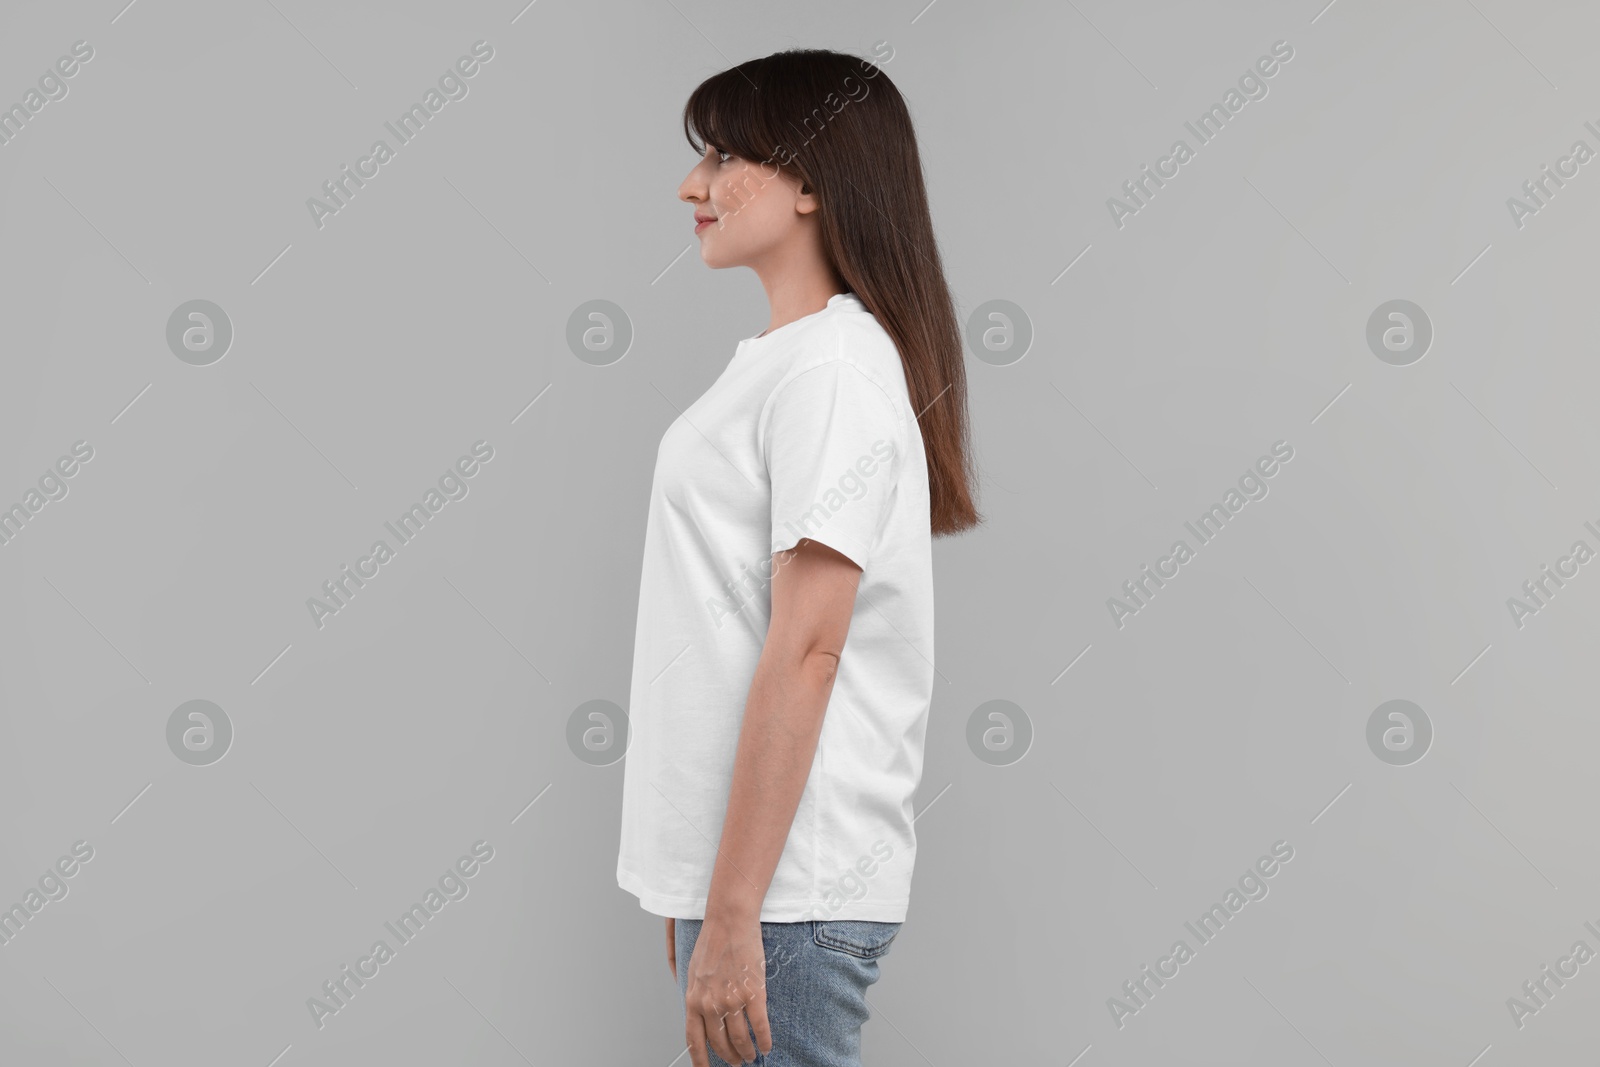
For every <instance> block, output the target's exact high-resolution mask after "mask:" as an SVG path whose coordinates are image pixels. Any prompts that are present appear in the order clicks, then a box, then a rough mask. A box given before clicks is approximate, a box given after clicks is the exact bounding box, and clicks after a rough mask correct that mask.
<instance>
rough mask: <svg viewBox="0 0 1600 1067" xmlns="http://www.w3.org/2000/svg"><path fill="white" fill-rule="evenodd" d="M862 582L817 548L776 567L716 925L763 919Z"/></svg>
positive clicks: (724, 845)
mask: <svg viewBox="0 0 1600 1067" xmlns="http://www.w3.org/2000/svg"><path fill="white" fill-rule="evenodd" d="M785 557H787V559H785ZM860 579H861V568H860V567H858V566H856V565H855V564H854V563H853V562H851V561H850V559H849V558H847V557H846V556H844V555H842V554H841V553H839V552H837V551H835V550H834V549H832V548H829V547H828V546H827V545H824V544H820V543H818V542H816V541H801V542H800V544H799V545H798V546H796V547H795V548H794V549H792V550H790V551H787V552H780V553H778V554H777V555H776V556H774V557H773V572H772V619H771V622H770V623H769V624H768V627H767V637H766V643H765V644H764V645H763V646H762V649H761V658H760V660H759V661H758V662H757V664H756V670H755V677H754V678H753V679H752V680H751V683H750V695H749V698H748V699H747V700H746V702H745V710H744V723H743V725H742V726H741V727H740V730H739V747H738V751H737V753H736V754H735V756H734V764H733V783H732V786H731V789H730V792H729V795H728V812H727V818H726V819H725V820H724V822H723V825H722V841H721V844H720V845H719V846H718V849H717V861H716V866H715V867H714V868H713V871H712V875H711V889H710V893H709V901H708V903H707V905H706V916H707V918H708V919H709V918H712V917H713V916H721V917H727V918H731V919H743V920H751V919H754V918H756V917H757V916H758V915H759V914H760V911H761V902H762V900H763V899H764V898H765V896H766V892H767V886H768V885H769V884H770V883H771V881H772V875H773V872H774V871H775V870H776V869H777V866H778V859H779V858H780V857H781V856H782V854H783V846H784V842H786V841H787V840H788V837H789V828H790V826H791V825H792V824H793V823H794V815H795V811H796V809H798V808H799V806H800V795H801V793H803V792H804V791H805V785H806V778H807V777H808V776H809V774H810V772H811V763H812V760H813V759H814V758H815V756H816V751H817V740H818V738H819V737H820V736H821V734H822V719H823V714H824V713H825V712H826V711H827V709H828V698H829V697H830V695H831V694H832V693H833V680H834V677H835V674H836V673H837V671H838V666H839V659H840V657H841V656H842V655H843V654H844V644H845V636H846V634H847V633H848V631H849V629H850V615H851V613H852V612H853V611H854V609H855V598H856V587H857V585H858V584H859V582H860Z"/></svg>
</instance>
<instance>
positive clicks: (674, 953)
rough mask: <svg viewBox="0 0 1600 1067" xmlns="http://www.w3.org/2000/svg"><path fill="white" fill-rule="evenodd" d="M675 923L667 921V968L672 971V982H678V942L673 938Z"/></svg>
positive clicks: (670, 920) (671, 920)
mask: <svg viewBox="0 0 1600 1067" xmlns="http://www.w3.org/2000/svg"><path fill="white" fill-rule="evenodd" d="M674 922H675V920H673V919H668V920H667V966H668V967H670V968H671V969H672V980H673V981H674V982H676V981H677V980H678V942H677V941H676V940H674V937H673V935H674V934H675V933H676V930H675V929H674V925H673V924H674Z"/></svg>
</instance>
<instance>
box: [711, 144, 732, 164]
mask: <svg viewBox="0 0 1600 1067" xmlns="http://www.w3.org/2000/svg"><path fill="white" fill-rule="evenodd" d="M712 151H714V152H716V153H717V155H718V156H721V157H723V158H720V159H718V160H717V162H718V163H726V162H727V161H728V160H730V159H732V158H733V153H732V152H724V151H723V150H722V149H720V148H715V149H712Z"/></svg>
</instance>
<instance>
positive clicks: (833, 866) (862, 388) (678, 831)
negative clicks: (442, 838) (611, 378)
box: [617, 293, 933, 922]
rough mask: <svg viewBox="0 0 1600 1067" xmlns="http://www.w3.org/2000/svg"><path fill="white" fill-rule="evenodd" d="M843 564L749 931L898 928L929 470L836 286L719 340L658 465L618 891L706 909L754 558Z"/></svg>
mask: <svg viewBox="0 0 1600 1067" xmlns="http://www.w3.org/2000/svg"><path fill="white" fill-rule="evenodd" d="M803 538H808V539H810V540H813V541H820V542H822V543H824V544H827V545H829V546H830V547H832V548H835V549H837V550H838V551H840V552H842V553H844V554H845V555H846V556H848V557H850V558H851V559H852V560H853V561H855V563H856V564H858V565H859V566H860V567H861V568H862V575H861V580H860V585H859V588H858V590H857V593H856V603H855V611H854V614H853V615H852V616H851V619H850V630H849V633H848V635H847V637H846V639H845V645H844V650H843V653H842V654H841V656H840V660H839V668H838V673H837V674H836V675H835V678H834V683H833V692H832V695H831V697H830V699H829V701H828V709H827V713H826V715H825V716H824V718H823V725H822V734H821V737H820V739H819V740H818V743H817V752H816V757H815V759H814V760H813V761H812V764H811V772H810V775H809V777H808V778H807V779H806V785H805V791H804V793H803V794H802V795H801V797H800V805H799V808H798V810H797V811H796V813H795V817H794V822H793V824H792V826H791V828H790V830H789V837H788V840H787V841H786V843H785V844H784V848H783V854H782V856H781V858H780V859H779V861H778V866H777V870H776V872H775V873H774V876H773V879H772V883H771V885H770V886H769V887H768V889H767V894H766V897H765V899H764V901H763V903H762V906H761V913H760V920H761V921H762V922H799V921H802V920H806V919H818V920H825V919H866V920H873V921H877V922H902V921H904V919H905V916H906V908H907V905H908V904H909V902H910V892H911V871H912V864H913V860H914V858H915V856H916V834H915V832H914V830H913V827H912V824H911V819H912V808H911V795H912V793H913V791H914V790H915V789H916V787H917V783H918V781H919V780H920V779H921V777H922V756H923V740H924V737H925V735H926V733H927V725H928V707H929V702H930V700H931V698H932V693H933V559H932V535H931V532H930V528H929V511H928V471H927V463H926V459H925V457H924V455H923V451H922V432H921V430H920V428H919V427H918V424H917V419H916V412H914V411H913V410H912V409H911V403H910V398H909V395H908V393H907V390H906V382H905V374H904V371H903V369H902V367H901V364H900V356H899V354H898V353H897V351H896V350H895V346H894V342H893V340H892V339H891V338H890V337H889V334H888V333H887V332H886V331H885V330H884V329H883V327H882V326H881V325H880V324H879V323H878V320H877V319H876V318H875V317H874V316H873V315H872V314H871V313H870V312H868V311H867V310H866V308H865V306H863V304H862V303H861V301H860V299H859V298H858V297H857V296H856V295H855V294H853V293H840V294H837V295H835V296H834V297H833V298H831V299H830V300H829V301H828V304H827V307H825V308H823V309H822V310H821V311H818V312H815V313H813V314H810V315H806V316H804V317H803V318H799V319H796V320H794V321H793V322H789V323H786V324H784V325H782V326H780V327H778V328H777V329H776V330H772V331H769V332H768V333H767V334H765V335H763V336H759V337H752V338H747V339H745V340H743V341H740V342H739V345H738V348H737V350H736V351H735V352H734V356H733V359H732V360H730V361H729V362H728V365H727V367H726V368H725V369H724V370H723V372H722V374H721V375H720V376H719V377H718V378H717V380H716V381H715V382H714V383H712V385H711V388H709V389H707V390H706V392H705V394H704V395H703V396H701V397H700V398H699V399H698V400H696V401H695V402H694V403H693V404H691V405H690V406H689V408H688V409H687V410H686V411H685V412H684V413H683V415H682V416H681V417H680V418H678V419H677V420H676V421H675V422H673V423H672V425H671V426H670V427H668V429H667V432H666V434H665V435H664V436H663V437H662V438H661V445H660V447H659V448H658V450H657V452H656V467H655V477H654V481H653V484H652V486H651V490H650V512H649V519H648V522H647V525H646V528H645V546H644V568H643V575H642V578H641V581H640V586H639V617H638V625H637V628H636V630H635V633H634V646H633V685H632V694H631V706H630V707H629V708H628V716H629V720H630V723H631V731H630V733H631V740H630V741H629V747H628V749H627V756H626V762H625V767H624V773H623V788H622V842H621V850H620V853H619V855H618V858H617V884H618V885H619V886H621V887H622V888H623V889H626V890H627V891H628V892H630V893H632V894H634V895H635V896H637V897H638V898H639V904H640V906H641V907H643V908H644V909H645V910H646V911H649V912H652V913H654V914H656V915H664V916H667V917H670V918H680V919H702V918H704V917H705V907H706V894H707V891H708V889H709V888H710V885H711V872H712V869H713V867H714V865H715V862H716V857H717V845H718V843H719V842H720V841H721V839H722V823H723V819H724V817H725V815H726V814H727V809H728V794H729V791H730V787H731V784H732V780H733V760H734V754H735V752H736V751H737V748H738V744H739V728H740V724H741V723H742V722H743V719H744V709H745V700H746V698H747V697H748V696H749V692H750V682H751V679H752V678H753V677H754V675H755V669H756V661H757V660H758V659H759V658H760V655H761V649H762V645H763V643H764V642H765V640H766V634H767V624H768V621H769V620H770V618H771V612H772V591H771V575H772V572H773V566H774V564H773V562H772V556H773V554H774V553H775V552H778V551H779V550H782V549H787V548H792V547H794V546H795V545H796V544H798V543H799V542H800V541H801V540H802V539H803Z"/></svg>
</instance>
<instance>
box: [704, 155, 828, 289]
mask: <svg viewBox="0 0 1600 1067" xmlns="http://www.w3.org/2000/svg"><path fill="white" fill-rule="evenodd" d="M678 199H679V200H683V201H685V202H687V203H690V204H693V205H694V209H695V210H694V213H695V233H696V234H697V235H698V237H699V239H700V258H701V259H702V260H703V261H704V262H705V264H706V266H708V267H755V266H756V265H757V264H759V263H762V262H764V261H767V260H770V259H771V257H772V253H773V252H774V251H779V250H782V249H784V248H785V247H787V246H788V245H789V244H790V242H791V241H792V240H793V238H794V237H795V236H796V234H797V233H798V231H799V229H800V224H801V222H802V221H803V220H804V218H805V216H806V215H808V214H810V213H811V212H812V211H814V210H815V209H816V198H815V197H814V196H813V195H812V194H810V193H805V194H801V192H800V183H799V182H798V181H795V180H794V179H792V178H790V177H789V176H788V175H786V174H781V173H779V171H778V167H777V165H776V164H773V163H753V162H751V161H749V160H746V159H741V158H739V157H738V156H733V155H729V154H728V153H727V152H724V151H721V150H720V149H718V148H717V147H716V146H714V145H707V146H706V154H705V155H704V156H703V157H702V158H701V160H700V162H699V163H697V164H695V166H694V169H693V170H691V171H689V174H688V177H686V178H684V179H683V184H682V185H680V186H678ZM707 218H710V219H713V220H714V221H712V222H708V223H705V224H704V225H701V224H700V220H702V219H707Z"/></svg>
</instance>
